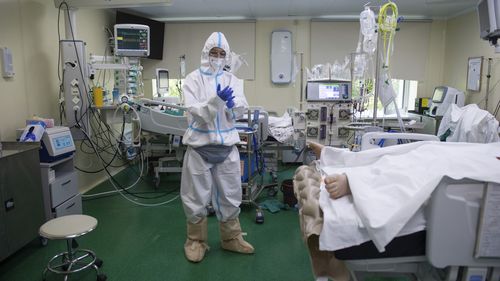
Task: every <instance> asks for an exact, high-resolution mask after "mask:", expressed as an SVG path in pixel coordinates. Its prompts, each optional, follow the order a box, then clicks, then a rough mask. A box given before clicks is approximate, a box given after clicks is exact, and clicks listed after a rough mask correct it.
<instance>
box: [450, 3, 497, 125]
mask: <svg viewBox="0 0 500 281" xmlns="http://www.w3.org/2000/svg"><path fill="white" fill-rule="evenodd" d="M478 56H483V57H484V58H485V59H486V58H493V63H492V68H491V81H490V89H491V91H490V92H491V93H490V96H489V101H488V111H489V112H490V113H491V112H493V111H494V110H495V106H496V104H497V103H498V101H499V100H500V88H499V87H498V86H497V87H494V86H495V85H496V84H497V82H499V81H500V54H495V50H494V48H493V47H491V46H489V43H488V42H487V41H484V40H482V39H481V38H480V37H479V22H478V19H477V14H476V12H470V13H467V14H465V15H461V16H458V17H456V18H453V19H450V20H449V21H448V22H447V26H446V51H445V60H444V69H443V73H444V75H443V77H444V84H446V85H449V86H452V87H454V88H457V89H460V90H464V91H465V89H466V80H467V62H468V58H469V57H478ZM486 73H487V61H486V60H485V61H483V68H482V79H481V91H480V92H471V91H466V103H467V104H469V103H477V104H478V105H479V107H480V108H483V109H484V108H485V103H484V101H485V100H484V97H485V94H486ZM497 119H498V117H497Z"/></svg>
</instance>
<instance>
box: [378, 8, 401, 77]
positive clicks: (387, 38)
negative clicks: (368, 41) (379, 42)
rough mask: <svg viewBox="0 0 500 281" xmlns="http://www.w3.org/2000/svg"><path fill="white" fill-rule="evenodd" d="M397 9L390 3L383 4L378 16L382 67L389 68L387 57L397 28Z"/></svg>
mask: <svg viewBox="0 0 500 281" xmlns="http://www.w3.org/2000/svg"><path fill="white" fill-rule="evenodd" d="M389 9H390V10H391V11H392V15H389V17H390V18H389V17H388V15H387V12H388V10H389ZM397 19H398V7H397V6H396V4H394V3H393V2H392V1H389V2H388V3H385V4H384V5H383V6H382V7H381V8H380V11H379V14H378V26H379V29H380V31H381V33H382V36H383V42H384V43H383V46H384V55H385V58H384V66H383V67H386V68H389V57H390V52H391V48H392V45H393V37H394V32H395V31H396V27H397Z"/></svg>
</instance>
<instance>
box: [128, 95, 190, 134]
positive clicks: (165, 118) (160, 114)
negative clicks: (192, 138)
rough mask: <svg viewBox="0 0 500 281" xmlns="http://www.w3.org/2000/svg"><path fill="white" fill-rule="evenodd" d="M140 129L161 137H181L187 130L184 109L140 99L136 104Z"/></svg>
mask: <svg viewBox="0 0 500 281" xmlns="http://www.w3.org/2000/svg"><path fill="white" fill-rule="evenodd" d="M135 105H136V106H137V113H138V115H139V118H140V120H141V129H142V130H145V131H148V132H152V133H157V134H163V135H176V136H183V135H184V132H186V130H187V128H188V122H187V117H186V116H185V114H184V112H185V111H186V108H185V107H182V106H178V105H175V104H170V103H164V102H161V101H155V100H150V99H145V98H142V99H140V100H139V102H136V103H135Z"/></svg>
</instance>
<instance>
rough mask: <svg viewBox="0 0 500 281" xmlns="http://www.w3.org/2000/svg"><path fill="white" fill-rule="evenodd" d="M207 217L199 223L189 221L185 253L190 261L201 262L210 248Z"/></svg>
mask: <svg viewBox="0 0 500 281" xmlns="http://www.w3.org/2000/svg"><path fill="white" fill-rule="evenodd" d="M207 237H208V234H207V218H203V219H202V220H201V221H199V222H198V223H190V222H188V223H187V239H186V243H185V244H184V254H185V255H186V258H187V259H188V260H189V261H192V262H200V261H201V260H202V259H203V257H204V256H205V252H206V251H207V250H208V249H209V247H208V245H207V243H206V241H207Z"/></svg>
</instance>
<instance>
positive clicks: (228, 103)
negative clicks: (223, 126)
mask: <svg viewBox="0 0 500 281" xmlns="http://www.w3.org/2000/svg"><path fill="white" fill-rule="evenodd" d="M226 106H227V108H233V107H234V96H230V97H229V98H228V99H227V101H226Z"/></svg>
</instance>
